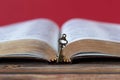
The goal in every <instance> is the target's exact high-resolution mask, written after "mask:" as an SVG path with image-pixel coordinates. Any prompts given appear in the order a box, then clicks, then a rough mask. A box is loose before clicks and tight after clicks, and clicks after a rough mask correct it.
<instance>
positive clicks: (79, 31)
mask: <svg viewBox="0 0 120 80" xmlns="http://www.w3.org/2000/svg"><path fill="white" fill-rule="evenodd" d="M62 34H64V35H66V36H65V38H66V40H67V44H66V46H65V47H63V49H62V53H61V54H60V46H59V45H60V44H59V39H60V38H61V37H62ZM63 43H64V41H63ZM0 57H1V58H33V59H43V60H46V61H55V60H59V59H61V60H59V61H61V62H62V61H63V62H72V60H73V59H80V58H85V57H116V58H118V57H120V24H112V23H104V22H97V21H91V20H85V19H79V18H75V19H71V20H69V21H67V22H65V23H64V24H63V25H62V27H61V29H60V28H59V27H58V25H57V24H56V23H55V22H53V21H51V20H48V19H44V18H40V19H34V20H29V21H25V22H20V23H15V24H10V25H6V26H2V27H0ZM60 57H61V58H60Z"/></svg>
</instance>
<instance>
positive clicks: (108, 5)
mask: <svg viewBox="0 0 120 80" xmlns="http://www.w3.org/2000/svg"><path fill="white" fill-rule="evenodd" d="M41 17H42V18H43V17H45V18H50V19H52V20H54V21H56V22H57V23H58V24H59V25H62V24H63V23H64V22H65V21H66V20H68V19H70V18H74V17H79V18H86V19H93V20H98V21H106V22H115V23H120V0H0V25H5V24H11V23H14V22H19V21H24V20H29V19H34V18H41Z"/></svg>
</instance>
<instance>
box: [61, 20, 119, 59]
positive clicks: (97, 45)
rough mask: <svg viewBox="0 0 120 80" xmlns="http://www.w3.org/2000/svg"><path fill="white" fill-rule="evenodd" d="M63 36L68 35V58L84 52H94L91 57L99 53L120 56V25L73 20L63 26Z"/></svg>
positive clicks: (65, 53)
mask: <svg viewBox="0 0 120 80" xmlns="http://www.w3.org/2000/svg"><path fill="white" fill-rule="evenodd" d="M61 34H66V35H67V37H66V38H67V40H68V44H67V46H66V47H65V50H64V55H66V56H69V57H70V56H73V54H75V53H82V52H84V53H85V52H94V54H93V53H89V55H90V56H91V55H97V53H98V55H99V54H101V53H107V56H108V55H111V54H112V55H119V56H120V54H119V52H120V48H119V46H120V44H119V43H120V24H112V23H104V22H97V21H91V20H85V19H71V20H69V21H67V22H66V23H65V24H63V26H62V30H61ZM114 42H115V43H114ZM84 55H88V54H84ZM102 55H105V56H106V54H102ZM79 56H82V55H81V54H79Z"/></svg>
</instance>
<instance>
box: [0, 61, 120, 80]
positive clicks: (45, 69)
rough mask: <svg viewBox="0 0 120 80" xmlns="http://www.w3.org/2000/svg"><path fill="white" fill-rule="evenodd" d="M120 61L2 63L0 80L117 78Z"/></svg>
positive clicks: (115, 79)
mask: <svg viewBox="0 0 120 80" xmlns="http://www.w3.org/2000/svg"><path fill="white" fill-rule="evenodd" d="M119 78H120V62H107V63H103V62H100V63H90V62H89V63H78V64H59V65H58V64H43V63H37V62H35V63H1V64H0V80H8V79H9V80H13V79H14V80H39V79H40V80H80V79H81V80H101V79H102V80H117V79H119Z"/></svg>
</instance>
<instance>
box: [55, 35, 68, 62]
mask: <svg viewBox="0 0 120 80" xmlns="http://www.w3.org/2000/svg"><path fill="white" fill-rule="evenodd" d="M58 42H59V55H58V59H57V62H58V63H60V62H63V61H64V56H63V48H64V47H65V46H66V44H67V43H68V41H67V39H66V34H62V37H61V38H60V39H59V40H58Z"/></svg>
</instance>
